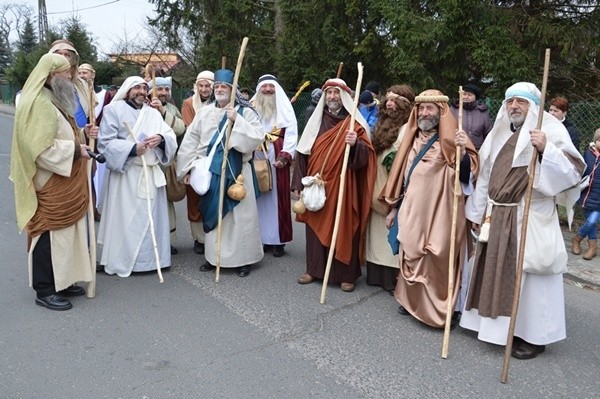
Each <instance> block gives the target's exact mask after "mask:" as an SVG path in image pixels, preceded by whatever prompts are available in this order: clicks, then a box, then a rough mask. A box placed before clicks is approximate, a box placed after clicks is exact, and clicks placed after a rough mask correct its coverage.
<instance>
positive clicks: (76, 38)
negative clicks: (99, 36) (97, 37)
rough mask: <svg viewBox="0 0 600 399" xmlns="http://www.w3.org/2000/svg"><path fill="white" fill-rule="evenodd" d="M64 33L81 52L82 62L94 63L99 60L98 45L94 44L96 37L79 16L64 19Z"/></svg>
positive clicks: (80, 58) (80, 60) (79, 52)
mask: <svg viewBox="0 0 600 399" xmlns="http://www.w3.org/2000/svg"><path fill="white" fill-rule="evenodd" d="M62 26H63V29H62V30H61V31H62V34H63V36H64V37H65V39H67V40H69V41H70V42H71V43H73V46H74V47H75V49H76V50H77V53H78V54H79V62H80V63H81V64H83V63H88V64H94V63H95V62H96V61H97V60H98V53H97V52H96V46H94V45H93V42H94V39H93V38H92V36H91V34H90V33H89V32H88V31H87V30H86V28H85V25H84V24H82V23H81V21H80V20H79V18H76V17H73V18H69V19H67V20H64V21H62Z"/></svg>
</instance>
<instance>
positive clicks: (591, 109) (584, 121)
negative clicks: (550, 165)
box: [486, 99, 600, 152]
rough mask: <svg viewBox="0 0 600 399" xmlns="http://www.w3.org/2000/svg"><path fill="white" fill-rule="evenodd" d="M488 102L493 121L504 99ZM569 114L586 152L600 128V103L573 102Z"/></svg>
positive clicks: (580, 149)
mask: <svg viewBox="0 0 600 399" xmlns="http://www.w3.org/2000/svg"><path fill="white" fill-rule="evenodd" d="M486 103H487V105H488V108H489V110H490V118H491V120H492V122H493V121H494V120H495V119H496V114H498V109H500V106H501V105H502V100H496V99H487V100H486ZM567 115H568V117H569V119H570V120H571V122H573V124H574V125H575V127H576V128H577V130H578V131H579V139H580V141H581V148H579V151H581V152H584V151H585V149H586V148H587V146H588V144H589V143H591V142H592V141H593V137H594V132H595V131H596V129H598V128H600V103H590V102H579V103H571V104H569V112H568V114H567Z"/></svg>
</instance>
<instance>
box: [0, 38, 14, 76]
mask: <svg viewBox="0 0 600 399" xmlns="http://www.w3.org/2000/svg"><path fill="white" fill-rule="evenodd" d="M11 61H12V50H11V48H10V45H9V44H8V41H7V40H6V38H5V37H4V36H0V76H2V75H4V74H5V71H6V69H7V68H8V67H9V66H10V64H11Z"/></svg>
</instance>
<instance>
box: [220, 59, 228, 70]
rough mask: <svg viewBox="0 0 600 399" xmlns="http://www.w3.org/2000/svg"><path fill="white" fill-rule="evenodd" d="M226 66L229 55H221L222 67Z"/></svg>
mask: <svg viewBox="0 0 600 399" xmlns="http://www.w3.org/2000/svg"><path fill="white" fill-rule="evenodd" d="M225 66H227V57H225V56H222V57H221V69H225Z"/></svg>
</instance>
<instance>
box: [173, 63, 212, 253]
mask: <svg viewBox="0 0 600 399" xmlns="http://www.w3.org/2000/svg"><path fill="white" fill-rule="evenodd" d="M214 83H215V74H214V72H212V71H202V72H200V73H199V74H198V76H197V77H196V83H195V84H194V95H193V96H191V97H190V98H187V99H186V100H185V101H184V102H183V104H182V105H181V116H182V117H183V122H184V123H185V126H186V128H187V127H188V126H190V125H191V124H192V121H193V120H194V118H195V117H196V113H197V112H199V111H200V109H201V108H203V107H205V106H207V105H208V104H210V103H211V102H212V94H213V86H214ZM185 188H186V193H185V196H186V201H187V210H188V220H189V221H190V230H191V232H192V238H193V239H194V252H195V253H197V254H199V255H202V254H204V228H203V227H202V215H201V214H200V211H198V203H199V202H200V196H199V195H198V194H197V193H196V192H195V191H194V190H193V189H192V187H191V186H190V185H186V186H185Z"/></svg>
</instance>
